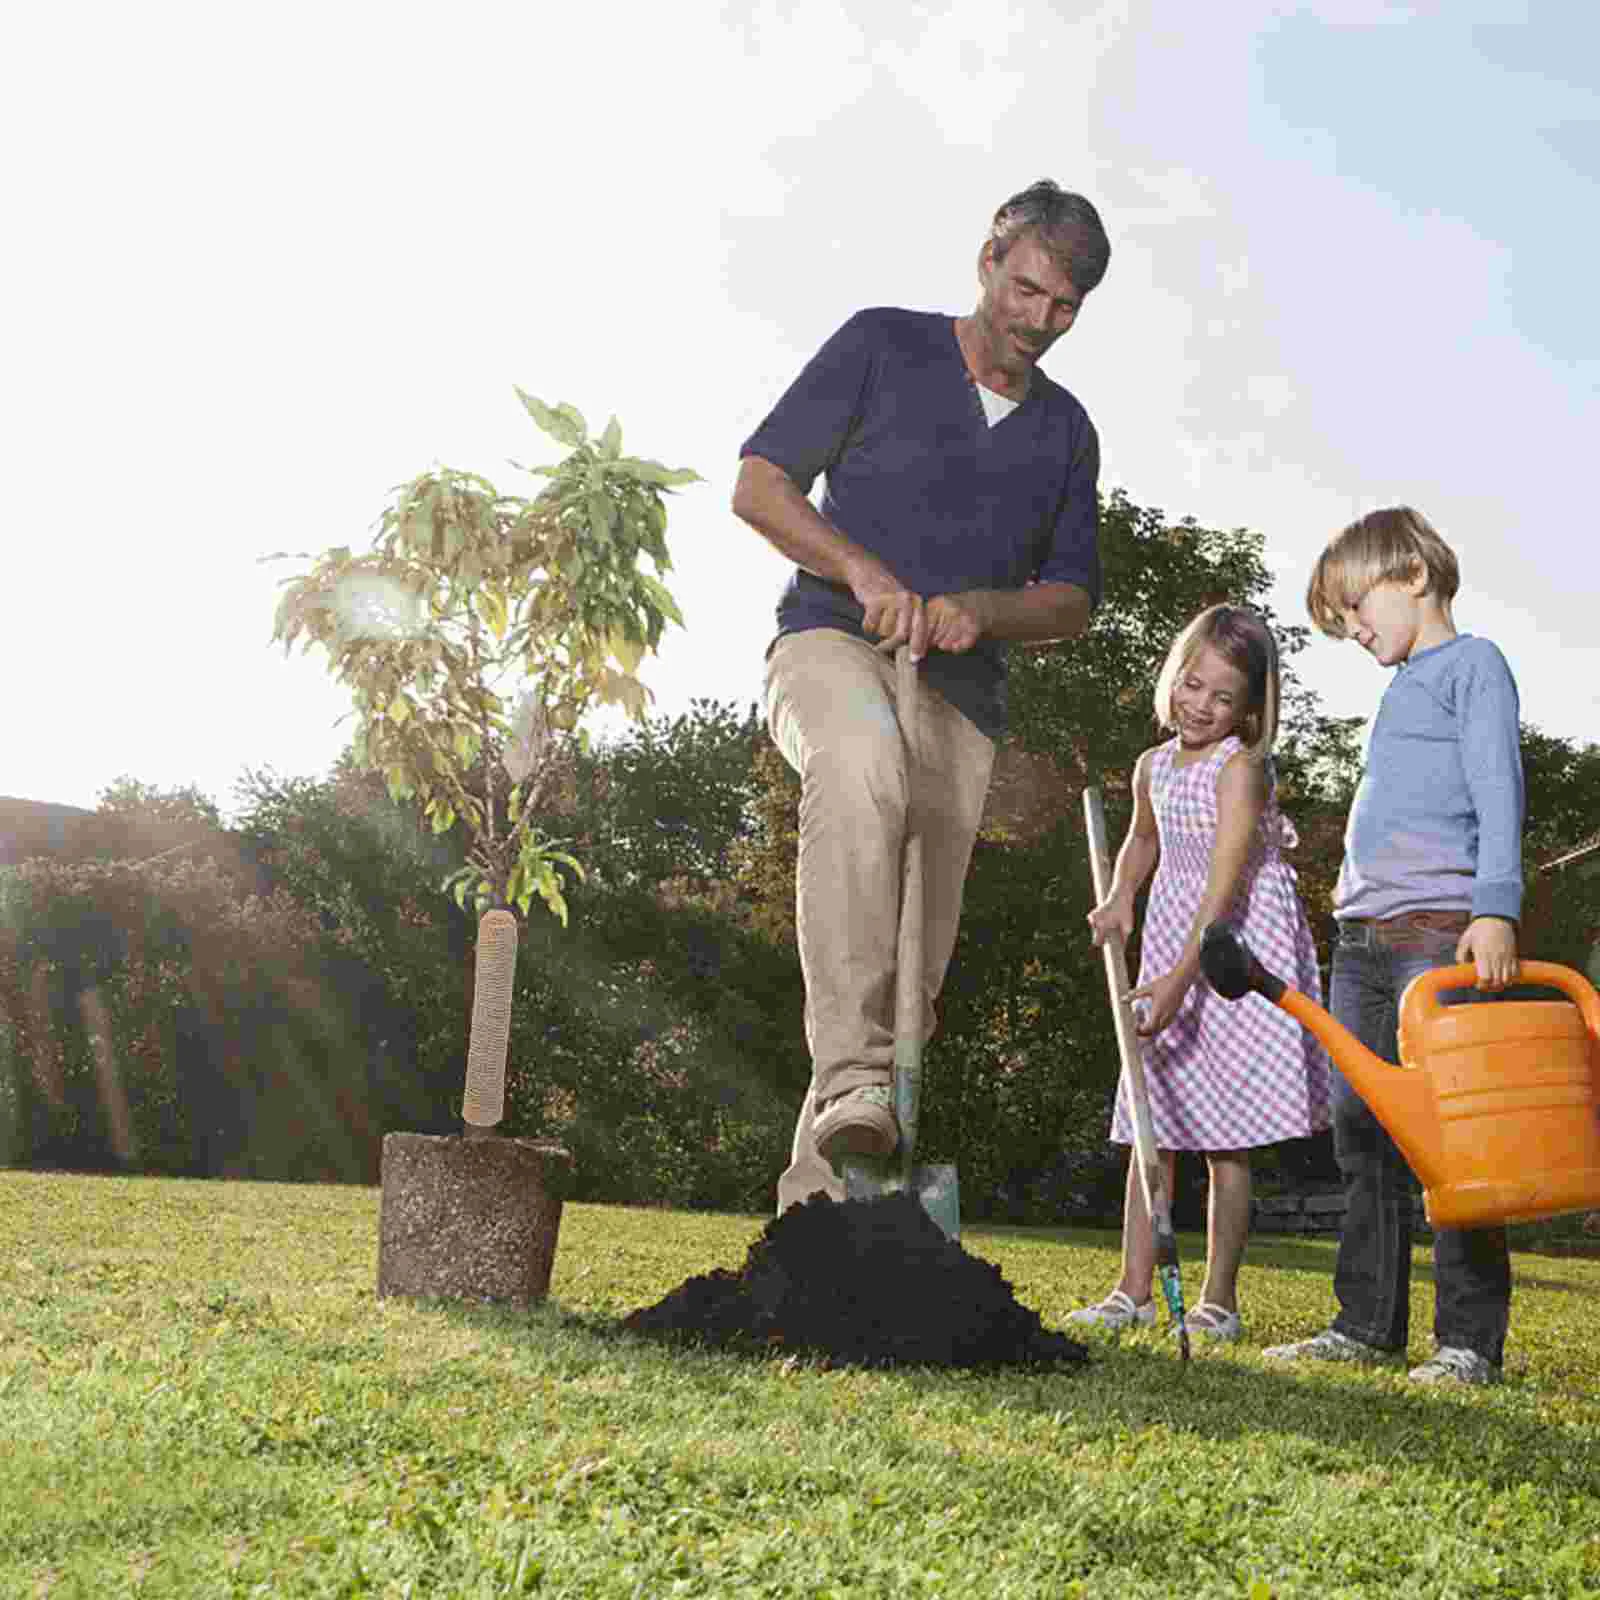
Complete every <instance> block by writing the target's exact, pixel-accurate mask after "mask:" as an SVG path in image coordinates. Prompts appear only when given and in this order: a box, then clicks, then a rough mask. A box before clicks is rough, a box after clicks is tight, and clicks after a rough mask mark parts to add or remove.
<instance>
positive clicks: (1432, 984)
mask: <svg viewBox="0 0 1600 1600" xmlns="http://www.w3.org/2000/svg"><path fill="white" fill-rule="evenodd" d="M1200 966H1201V969H1202V970H1203V971H1204V973H1205V975H1206V980H1207V981H1208V982H1209V983H1210V985H1211V987H1212V988H1213V989H1215V990H1216V991H1217V993H1218V994H1220V995H1221V996H1222V997H1223V998H1224V999H1226V1000H1238V999H1241V998H1242V997H1243V996H1244V995H1246V994H1249V993H1251V992H1254V993H1256V994H1259V995H1262V996H1263V997H1264V998H1266V999H1267V1000H1270V1001H1271V1002H1272V1004H1273V1005H1275V1006H1278V1007H1280V1008H1281V1009H1282V1010H1284V1011H1287V1012H1288V1013H1289V1015H1290V1016H1291V1017H1293V1018H1294V1019H1295V1021H1296V1022H1298V1023H1299V1024H1300V1025H1301V1026H1302V1027H1303V1028H1308V1029H1310V1031H1311V1032H1312V1033H1314V1034H1315V1035H1316V1036H1317V1038H1318V1039H1320V1040H1321V1041H1322V1043H1323V1045H1324V1046H1325V1047H1326V1049H1327V1051H1328V1054H1329V1055H1331V1056H1332V1057H1333V1059H1334V1061H1335V1062H1337V1063H1338V1067H1339V1070H1340V1071H1341V1072H1342V1073H1343V1074H1344V1075H1345V1077H1346V1078H1348V1079H1349V1081H1350V1083H1351V1084H1352V1085H1353V1086H1354V1088H1355V1090H1356V1092H1357V1093H1358V1094H1359V1095H1360V1096H1361V1098H1362V1099H1363V1100H1365V1101H1366V1102H1367V1104H1368V1105H1369V1106H1371V1107H1372V1111H1373V1114H1374V1115H1375V1116H1376V1117H1377V1119H1378V1120H1379V1122H1381V1123H1382V1124H1383V1125H1384V1127H1385V1128H1386V1129H1387V1130H1388V1132H1389V1137H1390V1138H1392V1139H1393V1140H1394V1142H1395V1144H1396V1145H1398V1146H1399V1148H1400V1152H1401V1154H1402V1155H1404V1156H1405V1158H1406V1160H1407V1162H1409V1163H1410V1166H1411V1170H1412V1171H1413V1172H1415V1173H1416V1175H1417V1177H1418V1178H1419V1179H1420V1180H1421V1182H1422V1186H1423V1189H1424V1191H1425V1196H1424V1198H1425V1200H1426V1202H1427V1208H1428V1220H1429V1221H1430V1222H1431V1223H1432V1224H1433V1225H1434V1227H1436V1228H1441V1227H1442V1228H1483V1227H1487V1226H1489V1225H1490V1224H1492V1223H1500V1222H1531V1221H1532V1220H1533V1219H1534V1218H1536V1217H1553V1216H1557V1215H1559V1214H1560V1213H1561V1212H1563V1211H1590V1210H1593V1209H1595V1208H1596V1207H1600V995H1597V994H1596V993H1595V991H1594V989H1593V988H1592V987H1591V986H1590V985H1589V983H1588V982H1587V981H1586V980H1585V979H1584V978H1583V977H1582V976H1581V975H1580V974H1579V973H1576V972H1574V971H1573V970H1572V969H1571V968H1570V967H1561V966H1556V965H1555V964H1554V963H1552V962H1549V961H1524V962H1523V963H1522V971H1521V978H1520V980H1519V981H1520V982H1523V983H1529V984H1539V985H1541V986H1546V987H1549V988H1552V989H1560V990H1561V991H1562V993H1563V994H1565V995H1567V996H1568V997H1569V999H1570V1001H1571V1004H1570V1005H1569V1004H1568V1003H1567V1001H1565V1000H1502V1001H1499V1002H1497V1003H1496V1004H1494V1005H1476V1006H1459V1005H1458V1006H1445V1005H1441V1004H1440V1002H1439V995H1440V993H1441V992H1442V991H1444V990H1448V989H1470V988H1472V987H1473V986H1474V985H1475V984H1476V982H1477V971H1476V969H1475V968H1474V967H1472V966H1455V967H1438V968H1435V969H1434V970H1433V971H1432V972H1425V973H1423V974H1422V975H1421V976H1420V977H1418V978H1414V979H1412V981H1411V982H1410V983H1409V984H1407V985H1406V991H1405V993H1404V994H1403V995H1402V996H1401V997H1400V1060H1401V1062H1402V1063H1403V1065H1401V1066H1398V1067H1397V1066H1394V1065H1392V1064H1391V1063H1389V1062H1387V1061H1384V1060H1383V1059H1382V1058H1381V1057H1379V1056H1375V1055H1374V1054H1373V1053H1372V1052H1371V1051H1370V1050H1368V1049H1367V1048H1366V1046H1365V1045H1363V1044H1362V1043H1361V1042H1360V1041H1359V1040H1358V1039H1356V1038H1355V1037H1354V1036H1353V1035H1352V1034H1351V1033H1350V1032H1349V1031H1348V1030H1346V1029H1345V1028H1343V1027H1341V1026H1340V1024H1339V1023H1337V1022H1335V1021H1334V1019H1333V1018H1332V1017H1331V1016H1329V1015H1328V1013H1327V1012H1326V1011H1324V1010H1323V1009H1322V1007H1321V1006H1319V1005H1318V1004H1317V1003H1316V1002H1315V1001H1314V1000H1310V999H1307V997H1306V996H1305V995H1303V994H1301V993H1300V992H1299V991H1298V990H1295V989H1291V988H1289V986H1288V985H1287V984H1285V983H1284V982H1283V981H1282V980H1281V979H1279V978H1275V977H1273V975H1272V974H1271V973H1270V972H1268V971H1267V970H1266V968H1265V967H1263V966H1262V965H1261V963H1260V962H1259V961H1257V960H1256V958H1255V957H1254V956H1253V955H1251V953H1250V951H1249V950H1248V949H1247V948H1246V946H1245V945H1244V944H1243V942H1242V941H1241V940H1240V939H1239V937H1238V935H1237V934H1235V933H1234V932H1233V930H1232V929H1231V928H1229V927H1228V926H1227V925H1226V924H1224V923H1221V922H1213V923H1212V924H1211V926H1210V927H1208V928H1207V929H1206V931H1205V935H1204V937H1203V939H1202V941H1201V947H1200Z"/></svg>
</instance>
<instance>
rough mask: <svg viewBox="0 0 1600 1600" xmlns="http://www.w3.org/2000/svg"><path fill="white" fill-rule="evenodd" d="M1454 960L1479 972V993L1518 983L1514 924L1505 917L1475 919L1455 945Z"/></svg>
mask: <svg viewBox="0 0 1600 1600" xmlns="http://www.w3.org/2000/svg"><path fill="white" fill-rule="evenodd" d="M1456 960H1457V961H1471V962H1472V963H1474V965H1476V967H1477V969H1478V987H1479V988H1480V989H1490V990H1498V989H1503V988H1505V986H1506V985H1507V984H1508V983H1515V982H1516V981H1517V973H1518V971H1519V966H1518V962H1517V929H1516V924H1515V923H1511V922H1507V921H1506V919H1505V918H1504V917H1474V918H1473V919H1472V921H1471V922H1469V923H1468V924H1467V931H1466V932H1465V933H1463V934H1462V935H1461V938H1460V939H1459V940H1458V941H1457V943H1456Z"/></svg>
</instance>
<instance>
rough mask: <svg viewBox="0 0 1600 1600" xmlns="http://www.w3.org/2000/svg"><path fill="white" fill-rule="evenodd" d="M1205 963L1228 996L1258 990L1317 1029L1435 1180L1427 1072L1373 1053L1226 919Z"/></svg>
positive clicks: (1422, 1173) (1203, 948) (1410, 1156)
mask: <svg viewBox="0 0 1600 1600" xmlns="http://www.w3.org/2000/svg"><path fill="white" fill-rule="evenodd" d="M1200 968H1201V971H1203V972H1204V973H1205V975H1206V981H1207V982H1208V983H1209V984H1210V985H1211V987H1212V988H1213V989H1215V990H1216V991H1217V993H1218V994H1220V995H1221V996H1222V997H1223V999H1225V1000H1242V999H1243V998H1244V996H1245V995H1247V994H1259V995H1260V996H1262V998H1263V999H1265V1000H1268V1001H1270V1002H1271V1003H1272V1004H1273V1005H1275V1006H1278V1007H1280V1008H1281V1009H1282V1010H1284V1011H1287V1012H1288V1013H1289V1015H1290V1016H1292V1017H1293V1018H1294V1019H1295V1021H1296V1022H1298V1023H1299V1024H1300V1025H1301V1027H1303V1028H1305V1029H1306V1030H1307V1031H1308V1032H1309V1033H1311V1034H1312V1035H1314V1036H1315V1037H1316V1039H1317V1040H1318V1041H1319V1042H1320V1043H1321V1045H1322V1047H1323V1048H1324V1049H1325V1050H1326V1051H1327V1052H1328V1054H1329V1055H1330V1056H1331V1057H1332V1058H1333V1061H1334V1064H1335V1065H1336V1066H1337V1067H1338V1068H1339V1071H1340V1072H1341V1073H1343V1074H1344V1076H1345V1078H1346V1079H1347V1080H1348V1081H1349V1082H1350V1084H1351V1086H1352V1087H1353V1088H1354V1089H1355V1091H1356V1093H1357V1094H1359V1095H1360V1096H1361V1098H1362V1099H1363V1100H1365V1101H1366V1102H1367V1104H1368V1105H1369V1106H1371V1107H1372V1110H1373V1112H1374V1114H1375V1115H1376V1116H1377V1118H1378V1120H1379V1121H1380V1122H1382V1124H1383V1125H1384V1127H1385V1128H1386V1129H1388V1131H1389V1135H1390V1137H1391V1138H1393V1140H1394V1142H1395V1143H1396V1144H1397V1145H1398V1146H1399V1147H1400V1149H1401V1151H1402V1153H1403V1154H1404V1155H1405V1158H1406V1160H1407V1161H1408V1162H1409V1163H1410V1165H1411V1169H1412V1171H1413V1172H1415V1173H1416V1175H1417V1177H1418V1178H1419V1179H1421V1181H1422V1183H1423V1185H1424V1186H1425V1187H1426V1186H1429V1185H1431V1184H1432V1183H1433V1182H1434V1181H1435V1180H1436V1178H1437V1177H1438V1173H1439V1157H1440V1148H1441V1146H1440V1137H1439V1128H1438V1121H1437V1118H1436V1116H1435V1113H1434V1106H1433V1095H1432V1091H1431V1088H1430V1085H1429V1082H1428V1077H1427V1074H1426V1073H1423V1072H1418V1071H1415V1070H1413V1069H1412V1068H1409V1067H1397V1066H1395V1065H1394V1064H1393V1063H1392V1062H1389V1061H1385V1060H1384V1059H1383V1058H1382V1057H1381V1056H1377V1055H1374V1054H1373V1053H1372V1051H1370V1050H1369V1049H1367V1047H1366V1046H1365V1045H1364V1044H1362V1042H1361V1041H1360V1040H1359V1039H1358V1038H1356V1036H1355V1035H1354V1034H1353V1033H1351V1032H1350V1030H1349V1029H1348V1028H1346V1027H1344V1026H1343V1025H1342V1024H1340V1023H1339V1022H1336V1021H1335V1020H1334V1019H1333V1018H1332V1017H1331V1016H1329V1015H1328V1013H1327V1012H1326V1011H1324V1010H1323V1008H1322V1007H1321V1006H1319V1005H1318V1004H1317V1003H1316V1002H1315V1001H1314V1000H1312V999H1310V998H1309V997H1308V996H1306V995H1303V994H1301V993H1300V992H1299V990H1297V989H1292V988H1290V987H1289V985H1288V984H1286V983H1285V982H1284V981H1283V980H1282V979H1281V978H1277V977H1274V976H1273V975H1272V973H1270V972H1268V971H1267V969H1266V968H1265V967H1263V966H1262V965H1261V963H1260V962H1259V961H1258V960H1256V958H1255V956H1254V955H1252V954H1251V952H1250V949H1249V947H1248V946H1247V945H1246V944H1245V943H1244V941H1243V940H1242V939H1240V937H1239V936H1238V934H1236V933H1235V932H1234V931H1233V929H1232V928H1230V927H1229V926H1228V925H1227V924H1226V923H1222V922H1213V923H1212V924H1211V925H1210V926H1209V927H1208V928H1207V929H1206V931H1205V933H1204V935H1203V936H1202V938H1201V942H1200Z"/></svg>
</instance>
